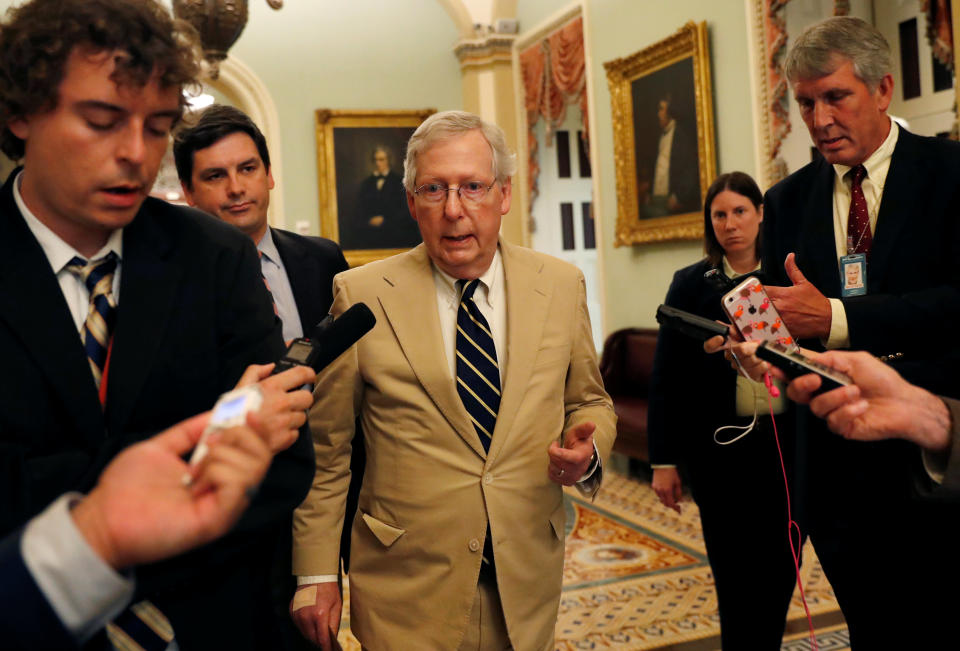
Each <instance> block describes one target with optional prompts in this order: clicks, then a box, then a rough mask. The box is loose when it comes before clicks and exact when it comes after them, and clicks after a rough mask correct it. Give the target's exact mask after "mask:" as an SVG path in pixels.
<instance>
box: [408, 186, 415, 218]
mask: <svg viewBox="0 0 960 651" xmlns="http://www.w3.org/2000/svg"><path fill="white" fill-rule="evenodd" d="M407 208H408V209H409V210H410V216H411V217H413V221H418V220H417V204H416V202H415V201H414V196H413V193H412V192H410V191H409V190H407Z"/></svg>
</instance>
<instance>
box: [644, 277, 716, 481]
mask: <svg viewBox="0 0 960 651" xmlns="http://www.w3.org/2000/svg"><path fill="white" fill-rule="evenodd" d="M684 271H685V270H680V271H678V272H677V273H676V274H674V276H673V281H672V282H671V283H670V288H669V289H668V290H667V297H666V299H664V303H666V304H667V305H669V306H671V307H676V308H678V309H681V310H686V311H688V312H689V311H692V310H694V308H695V305H694V301H691V291H695V290H692V288H691V287H690V283H689V282H684V279H683V272H684ZM698 347H699V343H698V342H697V341H695V340H693V339H691V338H690V337H687V336H686V335H684V334H681V333H678V332H677V331H675V330H671V329H670V328H660V332H659V334H658V335H657V349H656V352H655V353H654V358H653V373H652V376H651V378H650V403H649V412H648V415H647V437H648V445H649V446H650V463H651V464H678V463H679V462H680V460H681V452H680V450H679V449H678V448H680V447H681V445H682V442H681V441H680V440H679V437H680V433H681V432H685V431H690V430H693V429H695V428H696V423H694V422H691V420H692V418H691V417H692V410H691V409H690V401H691V398H690V396H689V392H688V390H687V388H686V387H685V385H686V384H687V382H686V380H685V379H684V376H685V373H687V372H688V371H689V370H690V369H692V368H696V367H697V366H698V365H699V364H698V362H697V360H696V355H697V353H698V351H697V348H698ZM699 354H700V355H702V354H703V352H702V350H700V351H699Z"/></svg>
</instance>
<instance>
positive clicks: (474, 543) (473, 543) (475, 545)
mask: <svg viewBox="0 0 960 651" xmlns="http://www.w3.org/2000/svg"><path fill="white" fill-rule="evenodd" d="M469 547H470V551H472V552H476V551H480V541H479V540H477V539H476V538H473V539H471V540H470V544H469Z"/></svg>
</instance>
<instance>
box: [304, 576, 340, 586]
mask: <svg viewBox="0 0 960 651" xmlns="http://www.w3.org/2000/svg"><path fill="white" fill-rule="evenodd" d="M339 580H340V576H339V575H337V574H314V575H312V576H298V577H297V585H298V586H300V585H310V584H311V583H336V582H337V581H339Z"/></svg>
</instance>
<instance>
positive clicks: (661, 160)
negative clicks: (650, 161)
mask: <svg viewBox="0 0 960 651" xmlns="http://www.w3.org/2000/svg"><path fill="white" fill-rule="evenodd" d="M676 130H677V121H676V120H672V119H671V120H670V122H669V123H668V124H667V126H666V127H665V128H664V130H663V133H662V134H660V143H659V145H658V146H657V163H656V167H655V168H654V174H653V194H654V196H658V197H666V196H667V195H669V194H670V153H671V152H672V151H673V134H674V132H675V131H676Z"/></svg>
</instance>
